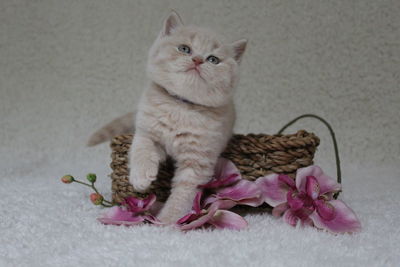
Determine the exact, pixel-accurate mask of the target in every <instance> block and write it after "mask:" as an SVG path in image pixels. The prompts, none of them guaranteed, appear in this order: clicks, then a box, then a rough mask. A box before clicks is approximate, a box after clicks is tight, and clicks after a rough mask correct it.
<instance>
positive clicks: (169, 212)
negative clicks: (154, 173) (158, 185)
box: [157, 161, 215, 224]
mask: <svg viewBox="0 0 400 267" xmlns="http://www.w3.org/2000/svg"><path fill="white" fill-rule="evenodd" d="M214 163H215V162H212V161H210V162H209V164H207V165H204V163H203V164H198V163H197V162H196V163H193V162H192V163H190V164H189V166H186V167H185V165H187V164H183V166H182V164H181V163H179V162H178V163H177V165H178V168H177V170H176V171H175V176H174V178H173V184H172V188H171V194H170V196H169V198H168V200H167V202H166V203H165V205H164V207H163V208H162V210H161V212H160V214H159V215H158V216H157V218H159V219H160V220H161V221H162V222H164V223H168V224H172V223H175V222H176V221H177V220H179V219H180V218H181V217H183V216H184V215H185V214H187V213H188V212H189V211H190V210H191V208H192V205H193V200H194V197H195V196H196V193H197V192H199V189H198V188H197V187H198V186H199V185H201V184H204V183H207V182H208V181H209V180H210V179H211V177H212V175H213V173H214ZM199 165H200V167H199ZM179 166H180V167H179Z"/></svg>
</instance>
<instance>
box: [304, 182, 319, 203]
mask: <svg viewBox="0 0 400 267" xmlns="http://www.w3.org/2000/svg"><path fill="white" fill-rule="evenodd" d="M306 192H307V195H308V196H309V197H311V198H312V199H314V200H315V199H317V198H318V197H319V192H320V188H319V184H318V181H317V179H316V178H315V177H314V176H307V178H306Z"/></svg>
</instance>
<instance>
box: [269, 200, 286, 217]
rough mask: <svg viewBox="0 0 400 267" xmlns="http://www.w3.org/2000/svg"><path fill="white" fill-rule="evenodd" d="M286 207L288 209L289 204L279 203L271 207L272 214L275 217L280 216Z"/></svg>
mask: <svg viewBox="0 0 400 267" xmlns="http://www.w3.org/2000/svg"><path fill="white" fill-rule="evenodd" d="M287 209H289V205H288V204H287V203H286V202H285V203H282V204H279V205H278V206H275V207H274V208H273V209H272V215H273V216H275V217H280V216H282V213H284V212H285V211H286V210H287Z"/></svg>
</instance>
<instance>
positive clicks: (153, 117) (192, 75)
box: [89, 12, 247, 223]
mask: <svg viewBox="0 0 400 267" xmlns="http://www.w3.org/2000/svg"><path fill="white" fill-rule="evenodd" d="M246 43H247V41H246V40H239V41H237V42H234V43H231V44H225V43H223V42H222V41H221V39H220V38H219V36H218V35H216V34H214V33H212V32H211V31H209V30H206V29H203V28H198V27H194V26H184V25H183V24H182V22H181V20H180V18H179V16H178V14H177V13H175V12H172V13H171V14H170V15H169V16H168V18H167V19H166V20H165V22H164V26H163V29H162V31H161V32H160V34H159V36H158V38H157V39H156V41H155V42H154V44H153V46H152V47H151V49H150V52H149V58H148V64H147V73H148V76H149V78H150V80H151V83H150V84H149V86H148V88H146V90H145V91H144V93H143V95H142V98H141V100H140V102H139V105H138V109H137V113H136V118H135V120H136V125H135V137H134V140H133V143H132V147H131V151H130V169H131V173H130V182H131V183H132V185H133V187H134V188H135V190H137V191H140V192H144V191H146V190H147V189H148V188H149V186H150V184H151V182H152V181H154V180H155V179H156V177H157V172H158V166H159V164H160V162H162V161H164V160H165V158H166V155H169V156H171V157H172V158H173V159H174V160H175V164H176V171H175V175H174V178H173V180H172V181H173V182H172V189H171V195H170V197H169V198H168V200H167V202H166V203H165V205H164V207H163V208H162V210H161V212H160V214H159V215H158V218H159V219H160V220H161V221H163V222H165V223H174V222H176V221H177V220H178V219H179V218H181V217H182V216H183V215H185V214H186V213H187V212H189V211H190V209H191V206H192V202H193V199H194V196H195V195H196V193H197V191H198V189H197V187H198V185H200V184H203V183H206V182H208V181H209V180H210V179H211V177H212V176H213V173H214V166H215V163H216V161H217V158H218V156H219V155H220V154H221V152H222V151H223V150H224V148H225V146H226V144H227V142H228V141H229V139H230V137H231V135H232V128H233V125H234V120H235V110H234V105H233V99H232V94H233V89H234V87H235V86H236V84H237V82H238V78H239V76H238V71H239V68H238V67H239V63H240V60H241V58H242V55H243V53H244V51H245V48H246ZM129 118H130V119H129ZM128 121H130V122H131V124H129V123H127V122H128ZM133 121H134V118H133V117H132V114H127V115H125V116H123V117H121V118H119V119H116V120H114V121H113V122H112V123H110V124H108V125H106V127H104V128H103V129H101V130H99V131H98V132H97V133H95V134H94V135H93V136H92V137H91V139H90V140H89V145H94V144H97V143H100V142H102V141H104V140H105V139H106V138H109V137H112V136H114V135H116V134H119V133H124V132H127V131H129V130H130V128H131V127H132V126H131V125H133Z"/></svg>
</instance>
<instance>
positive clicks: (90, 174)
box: [86, 173, 97, 183]
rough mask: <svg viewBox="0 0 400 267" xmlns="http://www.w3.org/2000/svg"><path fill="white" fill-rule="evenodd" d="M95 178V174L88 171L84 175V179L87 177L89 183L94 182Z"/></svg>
mask: <svg viewBox="0 0 400 267" xmlns="http://www.w3.org/2000/svg"><path fill="white" fill-rule="evenodd" d="M96 178H97V176H96V174H94V173H88V174H87V175H86V179H87V180H88V181H89V182H91V183H94V182H96Z"/></svg>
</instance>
